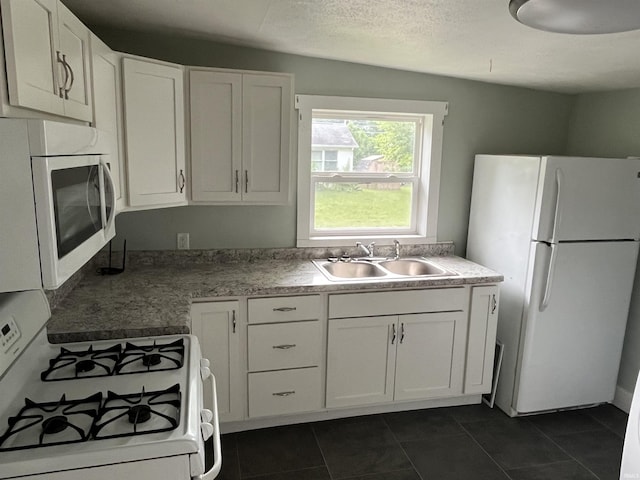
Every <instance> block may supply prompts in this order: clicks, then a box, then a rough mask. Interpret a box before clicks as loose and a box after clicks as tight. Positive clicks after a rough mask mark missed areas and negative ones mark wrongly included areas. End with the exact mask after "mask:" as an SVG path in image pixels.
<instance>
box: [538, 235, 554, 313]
mask: <svg viewBox="0 0 640 480" xmlns="http://www.w3.org/2000/svg"><path fill="white" fill-rule="evenodd" d="M549 246H550V247H551V258H550V259H549V267H548V268H547V280H546V281H545V284H544V295H543V296H542V301H541V302H540V311H541V312H544V311H545V310H546V308H547V307H548V306H549V299H550V298H551V288H552V286H553V272H554V271H555V268H556V260H557V259H558V246H557V245H556V244H554V243H552V244H551V245H549Z"/></svg>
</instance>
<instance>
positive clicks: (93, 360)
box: [40, 344, 122, 382]
mask: <svg viewBox="0 0 640 480" xmlns="http://www.w3.org/2000/svg"><path fill="white" fill-rule="evenodd" d="M121 352H122V346H121V345H120V344H117V345H113V346H112V347H110V348H105V349H103V350H94V349H93V347H92V346H90V347H89V348H88V349H86V350H81V351H73V350H68V349H66V348H64V347H62V348H61V349H60V354H59V355H58V356H57V357H55V358H52V359H51V360H49V368H48V369H47V370H45V371H44V372H42V373H41V374H40V378H41V379H42V380H44V381H45V382H51V381H58V380H70V379H76V378H93V377H106V376H109V375H112V374H113V372H114V368H115V365H116V363H117V362H118V359H119V358H120V355H121Z"/></svg>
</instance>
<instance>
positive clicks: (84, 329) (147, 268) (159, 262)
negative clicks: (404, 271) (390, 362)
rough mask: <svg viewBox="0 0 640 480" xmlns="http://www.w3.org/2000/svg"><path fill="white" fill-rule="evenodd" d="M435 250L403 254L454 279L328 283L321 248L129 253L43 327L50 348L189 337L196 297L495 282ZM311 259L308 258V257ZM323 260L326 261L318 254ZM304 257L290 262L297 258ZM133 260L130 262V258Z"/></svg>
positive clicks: (86, 281) (441, 247)
mask: <svg viewBox="0 0 640 480" xmlns="http://www.w3.org/2000/svg"><path fill="white" fill-rule="evenodd" d="M452 248H453V247H452V246H448V245H447V244H437V245H436V246H432V248H428V249H426V250H425V247H421V248H420V249H419V250H415V249H414V250H411V251H407V252H406V253H405V252H403V254H404V255H416V254H419V255H425V256H431V255H438V257H437V258H436V259H434V260H435V261H436V262H437V263H438V264H439V265H441V266H442V267H444V268H446V269H448V270H453V271H455V272H457V273H458V274H459V275H457V276H451V277H439V278H430V279H412V280H404V279H401V280H381V281H372V280H366V281H353V280H351V281H346V282H340V283H337V282H332V281H330V280H328V279H327V278H325V277H324V276H323V275H322V274H321V273H320V271H318V269H317V268H316V267H315V266H314V265H313V264H312V263H311V261H310V260H309V258H322V257H324V256H326V254H327V253H332V252H329V251H327V250H323V251H322V252H319V251H315V252H314V251H309V250H311V249H306V252H303V253H302V254H301V253H300V249H282V250H260V251H258V250H254V251H251V250H246V251H243V252H242V254H238V253H237V252H238V251H234V253H233V254H229V253H228V252H229V251H224V253H220V252H222V251H216V253H214V252H212V251H206V252H194V251H190V252H189V254H184V253H182V252H181V253H176V252H164V253H162V252H146V254H143V253H142V252H135V254H134V255H131V254H130V255H128V259H127V262H128V265H129V266H128V267H127V270H126V271H125V272H124V273H122V274H120V275H117V276H106V277H103V276H98V275H85V277H84V278H83V279H82V280H81V281H80V282H79V284H78V285H77V286H76V287H75V288H74V289H73V290H72V291H71V292H70V293H69V294H68V295H67V296H66V297H65V298H64V299H63V300H62V301H61V302H60V303H59V304H58V305H56V306H55V308H54V309H53V315H52V318H51V320H50V321H49V323H48V324H47V333H48V337H49V341H51V342H53V343H64V342H75V341H85V340H103V339H113V338H125V337H138V336H148V335H169V334H179V333H188V332H189V325H190V320H189V309H190V305H191V302H192V301H193V300H194V299H198V298H211V297H239V296H258V295H290V294H301V293H302V294H304V293H318V292H338V291H340V292H342V291H356V290H370V289H385V288H424V287H433V286H447V285H464V284H480V283H495V282H500V281H502V280H503V277H502V275H500V274H498V273H496V272H494V271H492V270H489V269H487V268H484V267H482V266H480V265H477V264H475V263H472V262H470V261H468V260H465V259H463V258H460V257H456V256H453V255H447V253H451V252H452ZM314 254H315V256H314ZM322 254H325V255H322ZM300 256H303V257H306V258H296V257H300ZM132 257H133V258H132Z"/></svg>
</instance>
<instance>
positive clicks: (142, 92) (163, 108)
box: [122, 58, 186, 207]
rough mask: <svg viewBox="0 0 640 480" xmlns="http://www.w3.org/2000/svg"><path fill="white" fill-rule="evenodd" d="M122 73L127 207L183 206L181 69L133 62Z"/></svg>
mask: <svg viewBox="0 0 640 480" xmlns="http://www.w3.org/2000/svg"><path fill="white" fill-rule="evenodd" d="M122 68H123V78H124V116H125V131H126V142H125V144H126V154H127V162H126V164H127V179H128V189H129V205H130V206H131V207H147V206H150V207H154V206H155V207H160V206H172V205H184V204H186V173H185V172H186V170H185V144H184V133H185V131H184V91H183V69H182V67H181V66H180V65H172V64H166V63H156V62H152V61H145V60H141V59H133V58H125V59H124V60H123V63H122Z"/></svg>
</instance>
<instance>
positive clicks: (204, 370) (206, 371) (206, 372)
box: [200, 367, 211, 380]
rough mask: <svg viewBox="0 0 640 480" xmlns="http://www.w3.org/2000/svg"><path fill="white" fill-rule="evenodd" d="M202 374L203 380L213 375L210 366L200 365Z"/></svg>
mask: <svg viewBox="0 0 640 480" xmlns="http://www.w3.org/2000/svg"><path fill="white" fill-rule="evenodd" d="M200 376H201V377H202V380H206V379H207V378H209V377H210V376H211V370H210V369H209V367H200Z"/></svg>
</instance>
